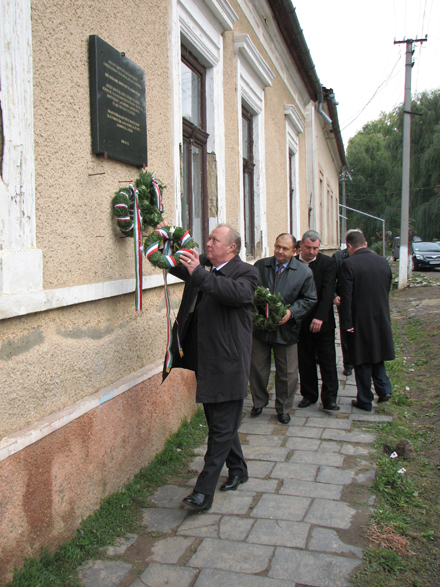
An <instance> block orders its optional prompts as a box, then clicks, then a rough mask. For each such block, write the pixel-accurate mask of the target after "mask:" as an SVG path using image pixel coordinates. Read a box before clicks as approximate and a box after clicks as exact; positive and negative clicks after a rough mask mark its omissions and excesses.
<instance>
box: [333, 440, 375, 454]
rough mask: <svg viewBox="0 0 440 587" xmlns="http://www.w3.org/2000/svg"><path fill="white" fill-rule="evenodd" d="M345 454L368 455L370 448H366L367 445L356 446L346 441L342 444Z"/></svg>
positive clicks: (342, 450)
mask: <svg viewBox="0 0 440 587" xmlns="http://www.w3.org/2000/svg"><path fill="white" fill-rule="evenodd" d="M340 452H341V453H342V454H343V455H354V456H362V457H365V456H368V455H369V454H370V452H371V451H370V449H369V448H366V447H365V446H356V445H354V444H349V443H348V442H344V443H343V444H342V446H341V451H340Z"/></svg>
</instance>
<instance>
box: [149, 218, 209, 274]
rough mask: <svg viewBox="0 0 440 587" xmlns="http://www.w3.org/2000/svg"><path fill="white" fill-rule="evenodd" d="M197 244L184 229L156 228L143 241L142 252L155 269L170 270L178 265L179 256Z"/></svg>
mask: <svg viewBox="0 0 440 587" xmlns="http://www.w3.org/2000/svg"><path fill="white" fill-rule="evenodd" d="M196 246H197V244H196V243H195V242H194V241H193V239H192V238H191V236H190V234H189V232H187V231H186V230H185V229H183V228H180V227H177V228H173V227H171V226H166V227H164V228H156V230H153V232H152V233H151V234H149V235H148V236H147V238H146V239H145V241H144V252H145V256H146V257H147V259H148V260H149V261H150V263H151V264H152V265H154V266H155V267H159V268H160V269H165V270H168V269H171V268H172V267H177V265H178V264H179V263H180V255H181V254H182V253H183V252H184V251H188V252H189V251H190V249H193V248H194V247H196Z"/></svg>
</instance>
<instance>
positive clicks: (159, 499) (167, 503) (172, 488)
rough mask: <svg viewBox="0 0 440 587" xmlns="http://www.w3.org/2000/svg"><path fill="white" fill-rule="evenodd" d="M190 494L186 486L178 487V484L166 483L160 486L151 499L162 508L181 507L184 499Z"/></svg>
mask: <svg viewBox="0 0 440 587" xmlns="http://www.w3.org/2000/svg"><path fill="white" fill-rule="evenodd" d="M187 495H188V489H187V488H186V487H177V485H164V486H163V487H159V489H158V490H157V491H156V493H155V494H154V495H152V496H151V498H150V501H151V503H153V504H154V505H155V506H157V507H160V508H173V509H177V508H180V506H181V502H182V499H183V498H184V497H186V496H187Z"/></svg>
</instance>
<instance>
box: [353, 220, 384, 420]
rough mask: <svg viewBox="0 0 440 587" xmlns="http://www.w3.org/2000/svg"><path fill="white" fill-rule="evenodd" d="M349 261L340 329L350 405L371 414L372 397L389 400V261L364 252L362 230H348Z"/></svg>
mask: <svg viewBox="0 0 440 587" xmlns="http://www.w3.org/2000/svg"><path fill="white" fill-rule="evenodd" d="M345 241H346V243H347V249H348V252H349V254H350V257H349V258H348V259H346V260H345V261H344V262H343V263H342V265H341V328H344V329H345V330H346V331H347V333H348V348H349V354H350V362H351V364H352V365H354V373H355V378H356V386H357V398H356V399H355V400H353V401H352V402H351V403H352V404H353V406H355V407H356V408H360V409H362V410H366V411H367V412H370V411H371V410H372V402H373V399H374V395H373V393H372V391H371V379H373V383H374V389H375V390H376V393H377V395H378V396H379V399H378V401H379V402H385V401H387V400H389V398H390V397H391V382H390V379H389V377H388V375H387V372H386V370H385V365H384V361H391V360H393V359H394V357H395V355H394V344H393V334H392V330H391V318H390V305H389V294H390V287H391V279H392V274H391V269H390V265H389V263H388V261H387V260H386V259H384V257H380V256H379V255H376V253H373V252H372V251H370V250H369V249H368V248H367V243H366V241H365V238H364V235H363V233H362V231H361V230H349V231H348V232H347V235H346V239H345Z"/></svg>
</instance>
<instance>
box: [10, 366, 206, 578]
mask: <svg viewBox="0 0 440 587" xmlns="http://www.w3.org/2000/svg"><path fill="white" fill-rule="evenodd" d="M160 381H161V375H155V376H154V377H152V378H151V379H148V380H146V381H144V382H143V383H142V384H139V385H137V386H136V387H134V388H132V389H130V390H128V391H127V392H125V393H123V394H121V395H120V396H118V397H116V398H114V399H112V400H110V401H108V402H106V403H104V404H103V405H102V406H100V407H98V408H96V409H94V410H92V411H90V412H88V413H87V414H85V415H84V416H82V417H80V418H78V419H76V420H74V421H73V422H71V423H70V424H68V425H67V426H64V427H63V428H60V429H59V430H57V431H55V432H53V433H52V434H49V435H48V436H46V437H45V438H43V439H41V440H39V441H38V442H36V443H34V444H32V445H31V446H29V447H27V448H26V449H24V450H21V451H20V452H17V453H16V454H14V455H12V456H10V457H9V458H7V459H5V460H3V461H1V462H0V503H1V504H2V508H1V509H2V515H1V516H0V553H1V556H0V581H5V580H7V579H9V578H10V577H11V572H12V570H13V567H14V566H19V565H20V564H21V563H22V561H23V558H24V557H29V556H32V555H36V554H37V553H38V552H39V550H40V549H41V547H42V546H45V547H48V548H49V549H51V550H53V549H55V547H56V546H58V545H59V544H60V543H61V542H63V541H65V540H67V539H70V538H72V537H73V536H74V534H75V530H76V529H77V528H78V526H79V524H80V522H81V520H83V519H84V518H86V517H87V516H88V515H89V514H91V513H92V512H93V511H94V510H95V509H96V508H97V507H99V504H100V501H101V499H102V498H103V497H106V496H108V495H111V494H112V493H114V492H115V491H117V490H119V489H120V488H121V487H123V486H124V485H125V483H126V482H127V480H129V479H131V478H132V477H133V476H134V475H135V474H136V473H137V472H138V471H139V469H140V468H141V467H143V466H146V465H148V463H149V462H150V461H151V460H152V458H153V457H154V455H155V454H156V453H158V452H160V450H161V449H162V448H163V444H164V442H165V440H166V439H167V438H168V436H169V435H170V434H171V433H173V432H175V431H176V430H177V429H178V427H179V425H180V423H181V422H182V420H183V419H184V418H187V419H189V418H190V417H191V415H192V413H193V411H194V394H193V387H194V374H193V373H192V372H189V371H184V370H181V369H176V371H174V372H172V373H171V374H170V376H169V377H168V378H167V379H166V381H165V383H164V384H162V385H160Z"/></svg>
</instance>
